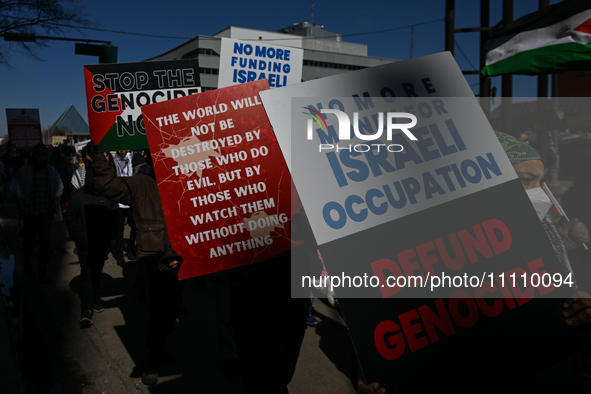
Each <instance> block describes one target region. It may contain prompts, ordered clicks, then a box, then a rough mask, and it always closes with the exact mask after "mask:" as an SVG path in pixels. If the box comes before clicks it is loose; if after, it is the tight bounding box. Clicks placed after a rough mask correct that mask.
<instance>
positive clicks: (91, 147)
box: [86, 141, 99, 160]
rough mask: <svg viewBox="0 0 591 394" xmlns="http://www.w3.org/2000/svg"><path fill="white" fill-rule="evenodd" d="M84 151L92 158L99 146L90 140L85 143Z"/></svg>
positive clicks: (96, 153) (97, 151)
mask: <svg viewBox="0 0 591 394" xmlns="http://www.w3.org/2000/svg"><path fill="white" fill-rule="evenodd" d="M86 152H87V153H88V157H90V158H91V159H92V160H94V158H95V157H96V155H98V153H99V147H98V145H97V144H95V143H94V141H90V142H89V143H88V144H86Z"/></svg>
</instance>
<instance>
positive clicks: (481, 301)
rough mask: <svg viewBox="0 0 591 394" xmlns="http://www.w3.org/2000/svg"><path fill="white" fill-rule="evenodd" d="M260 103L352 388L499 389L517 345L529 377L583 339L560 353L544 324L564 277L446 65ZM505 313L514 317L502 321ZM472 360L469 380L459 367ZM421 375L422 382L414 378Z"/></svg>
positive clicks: (555, 319) (433, 62) (561, 337)
mask: <svg viewBox="0 0 591 394" xmlns="http://www.w3.org/2000/svg"><path fill="white" fill-rule="evenodd" d="M261 98H262V100H263V104H264V106H265V110H266V111H267V114H268V115H269V119H270V121H271V124H272V125H273V128H274V131H275V133H276V135H277V140H278V142H279V144H280V146H281V148H282V151H283V153H284V155H285V157H286V162H287V163H288V165H289V167H290V171H291V174H292V177H293V179H294V184H295V186H296V187H297V190H298V193H299V196H300V198H301V201H302V204H303V207H304V209H305V212H306V214H307V216H308V219H309V221H310V224H311V226H312V229H313V232H314V235H315V237H316V239H317V241H318V243H319V245H320V246H319V249H320V251H321V253H322V257H323V259H324V263H325V265H326V269H327V272H328V275H329V276H328V278H329V279H330V280H331V283H329V284H332V285H333V288H334V291H335V293H336V296H337V297H339V302H340V305H341V308H342V311H343V314H344V316H345V319H346V321H347V324H348V327H349V331H350V334H351V338H352V339H353V343H354V345H355V347H356V351H357V354H358V356H359V360H360V362H361V365H362V367H363V369H364V372H365V376H366V377H367V378H368V381H370V382H372V381H378V382H379V383H380V384H381V385H382V386H383V387H385V388H386V389H387V390H388V391H390V390H394V391H397V390H398V389H402V390H403V389H406V391H413V392H429V390H434V389H441V388H446V389H448V390H450V389H453V390H454V391H457V390H456V387H457V382H458V381H461V380H464V379H468V380H469V381H470V382H486V383H485V388H486V384H487V383H488V382H490V381H491V380H494V379H499V377H500V376H503V373H506V376H503V378H506V379H504V380H503V381H502V382H500V383H499V385H498V386H502V387H507V386H508V385H511V384H513V383H515V382H516V381H518V380H521V379H525V378H527V377H528V375H527V374H519V373H515V372H514V371H519V370H520V368H521V365H522V361H521V360H522V359H521V358H503V355H506V354H511V352H512V351H514V347H513V346H516V345H517V344H519V343H520V341H521V342H523V341H525V340H528V341H529V340H531V341H532V342H531V343H528V344H527V345H526V346H524V348H525V349H527V351H528V354H527V357H528V360H529V362H530V364H529V365H528V368H527V370H528V371H529V372H531V371H534V370H541V369H542V368H545V367H547V366H549V365H548V364H549V363H557V362H559V361H561V360H562V359H564V357H566V356H567V355H568V354H573V353H574V352H575V351H576V350H578V349H579V348H580V346H582V343H583V342H582V339H583V338H588V334H586V333H581V332H579V331H576V332H575V331H574V330H573V331H571V334H572V335H571V337H570V338H568V340H567V338H566V337H565V333H566V328H568V327H566V324H565V323H564V318H562V316H561V314H560V310H559V304H560V302H559V300H558V299H560V298H564V297H567V296H568V294H570V293H571V292H572V291H574V282H573V280H572V276H571V277H570V280H569V276H568V275H569V272H568V271H566V270H565V269H564V267H563V266H562V265H561V264H560V263H559V261H558V259H557V257H556V255H555V253H554V250H553V249H552V247H551V245H550V244H549V242H548V241H547V237H546V235H545V232H544V230H543V228H542V227H541V224H540V221H539V218H538V217H537V215H536V213H535V211H534V209H533V207H532V205H531V203H530V202H529V200H528V198H527V195H526V193H525V191H524V190H523V187H522V186H521V184H520V182H519V181H518V180H517V179H516V174H515V171H514V169H513V168H512V166H511V164H510V162H509V160H508V158H507V157H506V155H505V154H504V152H503V150H502V148H501V146H500V144H499V142H498V140H497V138H496V136H495V134H494V132H493V130H492V129H491V127H490V125H489V123H488V121H487V120H486V118H485V117H484V114H483V113H482V110H481V109H480V107H479V106H478V103H477V102H476V100H475V98H474V97H473V95H472V92H471V90H470V88H469V86H468V84H467V83H466V80H465V78H464V77H463V75H462V73H461V71H460V69H459V68H458V67H457V64H456V63H455V61H454V60H453V57H452V56H451V55H450V54H449V53H441V54H436V55H431V56H426V57H423V58H416V59H411V60H408V61H404V62H398V63H393V64H388V65H384V66H380V67H375V68H369V69H364V70H360V71H356V72H351V73H346V74H341V75H337V76H333V77H328V78H323V79H319V80H315V81H311V82H305V83H301V84H299V85H294V86H288V87H285V88H282V89H276V90H272V91H267V92H262V93H261ZM289 100H290V101H291V108H288V106H287V105H285V103H286V102H288V101H289ZM326 110H329V112H326ZM408 114H412V115H413V116H414V120H416V124H413V125H412V127H410V128H407V129H405V128H404V126H403V125H405V124H409V123H412V120H413V117H410V116H409V115H408ZM409 121H410V122H409ZM380 125H381V126H380ZM401 126H403V127H401ZM412 137H414V138H416V139H414V138H412ZM292 258H293V256H292ZM296 263H301V262H296ZM445 276H447V277H448V278H449V279H447V281H445ZM335 278H336V279H338V280H339V281H338V285H337V284H336V283H337V280H335ZM532 278H533V279H536V280H533V281H532ZM542 278H546V282H545V284H543V283H541V279H542ZM305 279H306V278H305V277H304V276H302V277H299V278H292V295H293V294H299V293H301V289H302V287H311V286H310V285H309V283H314V282H315V281H317V280H319V279H321V277H320V273H319V272H318V273H312V278H311V280H309V281H308V282H306V281H305ZM392 279H393V281H391V282H389V280H392ZM512 279H515V280H512ZM553 279H557V280H556V281H553ZM458 280H459V281H458ZM392 284H393V285H392ZM329 287H330V286H329ZM298 290H299V291H298ZM361 298H375V299H361ZM394 298H396V299H394ZM434 298H435V299H438V300H436V301H433V299H434ZM532 298H547V299H545V300H532ZM549 298H558V299H556V300H554V299H549ZM463 300H464V301H463ZM538 301H540V302H538ZM543 303H546V304H543ZM550 304H551V305H550ZM544 305H547V307H545V306H544ZM548 305H550V306H548ZM517 309H518V310H519V313H520V314H523V316H527V318H519V322H515V321H514V320H513V319H514V318H515V315H516V314H517V312H513V310H517ZM479 316H480V317H479ZM520 316H521V315H520ZM541 325H543V329H540V326H541ZM499 327H503V328H504V329H505V330H506V331H507V332H506V333H504V335H499V331H498V330H499ZM573 336H576V337H577V339H576V340H572V337H573ZM542 341H543V342H544V343H545V344H546V345H547V346H545V347H540V346H536V345H535V344H539V343H541V342H542ZM587 341H588V339H587ZM478 348H482V349H485V352H486V353H485V354H483V355H482V356H481V357H482V358H483V359H485V360H483V361H482V364H483V365H484V364H485V365H487V367H485V368H475V367H474V365H480V362H479V363H475V358H474V357H475V349H478ZM548 348H551V349H552V350H553V353H552V357H548V356H547V354H544V353H546V352H547V349H548ZM575 349H576V350H575ZM449 352H453V356H450V354H449ZM427 360H428V363H429V365H433V366H438V368H440V369H441V370H442V371H444V372H442V373H439V372H437V374H436V375H437V379H434V380H433V379H424V378H423V376H424V375H423V374H424V373H425V365H426V363H427ZM491 360H500V361H499V363H500V362H502V363H503V364H502V365H496V364H495V363H494V362H491ZM465 370H467V371H469V372H468V374H469V376H468V377H467V378H466V376H465V375H464V373H463V371H465ZM522 370H523V368H522ZM430 371H431V368H429V373H430ZM458 371H462V372H458ZM507 371H512V372H510V373H509V372H507ZM481 389H482V390H481ZM468 390H469V391H470V392H481V391H483V390H484V389H483V388H482V387H480V386H471V387H470V388H469V389H468ZM403 391H404V390H403Z"/></svg>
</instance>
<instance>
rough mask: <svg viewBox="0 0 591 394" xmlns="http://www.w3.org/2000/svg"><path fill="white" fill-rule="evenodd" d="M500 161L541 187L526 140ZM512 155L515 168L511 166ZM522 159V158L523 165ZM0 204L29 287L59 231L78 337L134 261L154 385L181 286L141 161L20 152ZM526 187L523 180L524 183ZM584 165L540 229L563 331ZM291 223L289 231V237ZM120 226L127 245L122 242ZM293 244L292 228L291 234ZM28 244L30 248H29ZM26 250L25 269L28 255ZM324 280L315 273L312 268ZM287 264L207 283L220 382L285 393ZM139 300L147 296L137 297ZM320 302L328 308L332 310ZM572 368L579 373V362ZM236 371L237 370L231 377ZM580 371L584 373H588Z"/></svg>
mask: <svg viewBox="0 0 591 394" xmlns="http://www.w3.org/2000/svg"><path fill="white" fill-rule="evenodd" d="M498 137H499V140H500V141H501V143H502V145H503V148H505V152H506V153H507V155H508V157H509V158H510V160H511V163H512V164H513V165H514V168H515V170H516V173H517V174H518V177H519V179H520V180H521V181H522V183H523V186H524V188H525V189H526V190H531V189H537V188H539V187H541V186H542V184H543V182H544V176H545V173H546V172H547V170H546V169H545V168H544V161H542V157H541V156H540V155H539V154H538V153H537V152H536V151H535V149H534V148H533V147H531V146H530V145H529V140H528V139H527V135H521V134H517V137H518V138H513V137H509V136H507V135H503V134H498ZM514 150H519V152H520V153H519V155H518V156H519V158H518V159H515V157H517V156H515V157H514V156H512V153H513V151H514ZM523 152H527V155H525V156H523ZM0 174H1V180H2V193H1V197H2V200H7V199H13V201H14V203H16V206H17V208H18V211H19V225H20V231H21V235H22V239H23V246H24V249H23V252H24V253H23V261H22V270H23V273H24V275H25V276H26V277H29V278H34V279H37V280H38V281H39V283H41V284H47V283H49V282H50V281H51V279H50V277H49V275H48V270H47V265H48V261H49V260H48V256H50V254H51V253H54V254H55V253H58V254H59V253H63V252H64V251H63V250H61V249H60V246H57V245H52V242H51V231H52V223H53V222H54V221H59V220H64V221H65V223H66V225H67V229H68V232H69V235H70V238H71V239H72V241H74V243H75V246H76V249H75V250H76V253H77V255H78V260H79V264H80V289H79V297H80V321H79V322H80V326H81V327H83V328H89V327H91V326H92V324H93V318H94V316H95V313H99V312H102V311H103V310H104V307H103V306H102V301H101V298H100V279H101V274H102V271H103V267H104V264H105V261H106V260H107V257H108V253H112V255H113V257H114V259H115V260H116V261H117V264H118V265H119V266H123V265H124V264H125V258H124V255H125V256H126V257H127V260H128V261H129V260H137V261H138V263H139V265H140V266H141V267H142V270H140V271H139V272H138V276H137V278H136V285H135V290H136V291H137V294H138V296H139V297H140V298H147V299H148V300H149V305H150V308H149V317H148V322H149V323H148V325H149V327H148V336H147V338H146V348H147V354H146V357H145V359H144V362H143V365H142V370H143V375H142V382H143V383H144V384H145V385H148V386H153V385H156V384H157V383H158V379H159V375H158V372H159V367H160V366H161V364H162V363H163V362H165V359H166V352H165V348H166V343H167V340H168V337H169V336H170V334H171V333H172V331H173V328H174V326H175V321H176V319H177V317H178V316H179V314H181V313H182V311H183V309H184V308H183V306H182V299H183V284H184V282H183V281H179V280H178V277H177V272H178V270H179V268H180V266H181V264H182V263H183V257H182V256H179V255H178V254H177V253H176V252H175V251H174V250H173V249H172V248H171V245H170V240H169V235H168V231H167V228H166V223H165V220H164V214H163V211H162V206H161V203H160V197H159V194H158V189H157V183H156V180H155V175H154V171H153V168H152V162H151V157H150V154H149V151H147V150H146V151H141V150H134V151H126V150H121V151H117V152H114V153H99V152H98V146H97V145H95V144H94V143H93V142H91V143H89V144H88V145H86V147H84V148H83V149H82V151H80V152H75V151H74V149H73V148H72V147H69V146H60V147H47V146H45V145H43V144H38V145H36V146H35V147H34V148H33V149H32V150H30V151H29V150H14V149H10V148H9V149H8V150H7V152H6V153H5V154H4V156H3V157H2V160H1V163H0ZM534 178H535V179H534ZM590 196H591V162H587V161H586V162H584V163H582V165H581V167H580V168H579V170H578V172H577V174H575V180H574V183H573V186H572V187H571V188H570V189H569V190H568V191H566V193H565V194H564V196H563V197H562V201H563V205H564V209H565V211H566V214H567V215H568V216H569V217H568V218H566V217H561V218H558V219H556V218H551V217H549V216H548V215H546V216H545V217H544V219H543V220H542V223H543V226H544V229H545V230H546V232H547V234H548V237H549V240H550V241H551V243H552V246H553V247H554V250H555V251H556V254H557V256H558V257H559V260H560V262H561V263H562V264H563V265H564V266H565V267H566V269H568V270H569V271H571V272H573V274H574V275H575V277H576V281H577V286H578V288H579V290H580V292H579V293H577V294H576V295H573V297H572V298H570V299H569V300H567V301H566V303H565V311H564V316H565V318H567V320H566V324H569V325H589V324H591V303H590V301H589V298H588V293H586V292H589V291H591V268H590V267H591V254H590V253H591V252H589V250H588V249H587V248H586V247H585V246H586V244H587V243H589V232H588V230H587V229H588V228H589V226H591V204H590ZM297 225H298V224H297V223H296V221H294V222H293V223H292V227H293V226H297ZM125 226H129V238H128V240H127V242H125V238H124V233H125V231H124V230H125ZM292 231H293V232H294V234H297V233H298V229H297V228H292ZM35 244H37V245H35ZM303 245H305V246H303V247H301V249H302V250H301V251H296V253H300V252H301V253H304V254H306V255H307V256H314V257H311V258H310V259H311V260H314V261H313V262H312V263H313V265H316V266H317V267H319V268H318V269H319V270H320V271H322V270H323V269H324V268H323V263H322V260H321V256H320V254H319V252H318V251H317V250H316V247H315V246H313V242H304V243H303ZM35 246H37V247H38V253H37V254H36V255H37V259H36V262H34V253H33V251H34V249H35ZM324 271H325V269H324ZM290 274H291V271H290V253H289V252H288V253H285V254H283V255H279V256H276V257H274V258H273V259H271V260H268V261H266V262H262V263H259V264H256V265H253V266H248V267H242V268H237V269H234V270H231V271H229V272H223V273H217V274H214V275H212V278H213V279H212V281H213V282H214V284H215V299H216V311H217V314H218V333H219V340H220V349H221V353H222V355H223V358H224V360H225V365H226V366H227V368H228V369H232V370H233V371H234V373H231V376H233V377H237V378H239V379H241V380H242V382H243V385H244V388H245V390H246V392H247V393H257V392H263V391H260V387H261V384H262V383H261V382H264V385H265V390H264V392H272V393H287V392H288V391H287V385H288V384H289V382H290V380H291V378H292V376H293V373H294V371H295V366H296V362H297V359H298V356H299V352H300V346H301V344H302V341H303V337H304V332H305V329H306V326H307V325H308V326H315V325H317V324H319V322H318V321H317V320H316V319H315V318H314V316H313V314H312V310H313V309H312V300H311V299H309V298H307V297H306V296H305V295H304V296H303V297H301V298H292V297H291V294H290V286H289V283H290V278H289V277H290ZM146 289H147V292H148V293H147V295H146V294H145V290H146ZM333 296H334V295H333V294H331V295H330V298H331V304H332V305H334V306H335V307H336V308H337V309H338V300H335V299H333ZM261 299H266V300H269V301H268V302H270V303H271V304H272V305H270V307H269V308H268V311H269V314H270V315H268V316H267V317H266V322H267V323H266V325H267V329H268V330H267V332H269V333H270V334H269V335H264V336H262V335H259V329H260V327H259V325H258V323H257V321H256V319H253V315H254V314H255V313H256V311H257V310H258V309H259V308H260V306H259V305H260V300H261ZM585 362H586V361H585V359H584V358H583V359H581V363H585ZM239 370H240V371H239ZM589 370H591V368H589ZM351 381H352V385H353V387H354V388H355V390H356V391H358V392H359V393H384V392H385V390H386V389H385V388H383V387H381V386H380V385H379V383H376V382H366V381H365V380H364V378H363V374H362V372H361V369H360V368H355V369H354V370H353V371H352V374H351Z"/></svg>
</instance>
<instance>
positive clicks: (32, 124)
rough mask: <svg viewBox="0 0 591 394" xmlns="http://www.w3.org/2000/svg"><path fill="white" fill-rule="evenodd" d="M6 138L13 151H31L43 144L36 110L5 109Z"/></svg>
mask: <svg viewBox="0 0 591 394" xmlns="http://www.w3.org/2000/svg"><path fill="white" fill-rule="evenodd" d="M6 122H7V124H8V138H9V140H10V143H11V144H12V147H13V148H15V149H31V148H32V147H34V146H35V145H37V144H40V143H43V137H42V136H41V122H40V120H39V110H38V109H37V108H30V109H20V108H19V109H17V108H6Z"/></svg>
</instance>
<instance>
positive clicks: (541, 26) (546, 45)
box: [481, 0, 591, 77]
mask: <svg viewBox="0 0 591 394" xmlns="http://www.w3.org/2000/svg"><path fill="white" fill-rule="evenodd" d="M486 49H487V54H486V66H485V67H484V68H483V69H482V71H481V73H482V74H483V75H485V76H489V77H490V76H495V75H501V74H525V75H537V74H551V73H558V72H563V71H573V70H589V69H591V1H589V0H566V1H563V2H561V3H558V4H555V5H553V6H550V7H547V8H544V9H542V10H540V11H537V12H534V13H531V14H528V15H525V16H523V17H521V18H519V19H517V20H516V21H515V22H512V23H510V24H508V25H506V26H503V27H501V28H498V29H497V28H495V29H493V30H492V31H491V39H489V40H488V41H487V44H486Z"/></svg>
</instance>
